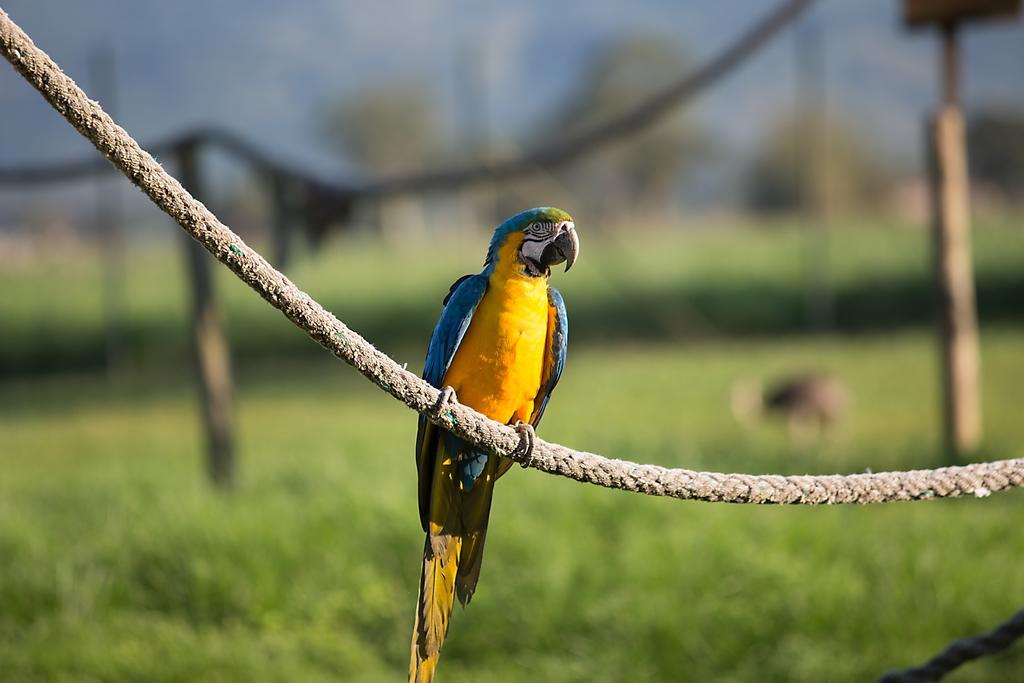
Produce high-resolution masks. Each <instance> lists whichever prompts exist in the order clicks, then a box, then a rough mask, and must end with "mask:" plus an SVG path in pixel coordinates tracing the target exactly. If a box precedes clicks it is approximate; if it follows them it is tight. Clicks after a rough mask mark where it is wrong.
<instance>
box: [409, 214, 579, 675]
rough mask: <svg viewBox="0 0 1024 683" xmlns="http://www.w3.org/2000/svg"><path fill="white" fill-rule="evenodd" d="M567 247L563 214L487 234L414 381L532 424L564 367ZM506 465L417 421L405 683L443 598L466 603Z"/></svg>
mask: <svg viewBox="0 0 1024 683" xmlns="http://www.w3.org/2000/svg"><path fill="white" fill-rule="evenodd" d="M578 254H579V238H578V237H577V236H576V227H575V225H574V224H573V220H572V217H571V216H569V214H567V213H566V212H565V211H562V210H560V209H553V208H538V209H530V210H529V211H524V212H522V213H520V214H517V215H515V216H513V217H512V218H510V219H508V220H507V221H505V222H504V223H502V224H501V225H499V226H498V228H497V230H495V231H494V237H493V238H492V239H491V244H490V246H489V247H488V249H487V258H486V260H485V261H484V267H483V270H482V271H481V272H480V273H478V274H477V275H467V276H465V277H463V278H461V279H459V280H458V281H456V282H455V284H454V285H452V288H451V291H450V292H449V293H448V296H447V297H445V300H444V310H443V311H442V312H441V319H440V320H438V322H437V327H435V328H434V334H433V336H432V337H431V338H430V346H429V348H428V350H427V360H426V365H425V368H424V371H423V378H424V379H425V380H427V381H428V382H430V383H431V384H432V385H433V386H435V387H438V388H441V387H445V386H450V387H451V388H452V389H454V390H455V393H456V395H457V396H458V400H459V402H460V403H462V404H464V405H467V406H470V407H471V408H474V409H476V410H477V411H479V412H481V413H483V414H484V415H486V416H488V417H490V418H491V419H493V420H497V421H498V422H501V423H504V424H516V425H529V426H530V427H528V428H532V427H535V426H536V425H537V423H538V422H540V418H541V416H542V415H543V414H544V409H545V407H547V404H548V399H549V398H550V397H551V392H552V390H554V388H555V385H556V384H557V383H558V378H559V377H560V376H561V374H562V368H563V367H564V366H565V352H566V346H567V342H568V332H569V328H568V319H567V318H566V314H565V305H564V303H563V302H562V296H561V294H559V293H558V290H556V289H554V288H553V287H549V286H548V276H549V275H550V274H551V270H550V268H551V266H554V265H557V264H560V263H563V262H564V263H565V269H566V270H569V268H570V267H571V266H572V264H573V262H575V260H576V256H577V255H578ZM511 465H512V461H511V460H509V459H508V458H502V457H497V456H493V455H489V454H487V453H483V452H480V451H478V450H475V449H474V448H473V446H471V445H470V444H467V443H465V442H464V441H462V440H460V439H458V438H456V437H455V436H454V435H452V434H451V433H450V432H448V431H446V430H444V429H442V428H440V427H437V426H435V425H434V424H432V423H431V422H429V421H427V420H426V418H424V417H422V416H421V417H420V421H419V431H418V432H417V434H416V467H417V470H418V473H419V502H420V522H421V523H422V524H423V530H424V531H425V532H426V533H427V539H426V543H425V544H424V547H423V573H422V575H421V577H420V587H419V600H418V606H417V609H416V625H415V627H414V629H413V634H412V658H411V663H410V666H409V680H410V681H412V682H414V683H425V682H427V681H430V680H432V679H433V677H434V669H435V668H436V666H437V659H438V656H439V655H440V652H441V644H442V643H443V642H444V638H445V634H446V633H447V632H448V620H449V618H450V617H451V613H452V606H453V604H454V602H455V596H456V595H458V598H459V602H461V603H462V604H463V605H464V606H465V605H466V604H468V603H469V601H470V599H471V598H472V597H473V591H474V590H475V589H476V582H477V579H478V578H479V577H480V564H481V561H482V560H483V549H484V539H485V538H486V536H487V517H488V515H489V513H490V510H491V496H492V494H493V492H494V482H495V481H496V480H497V479H498V478H499V477H500V476H501V475H503V474H504V473H505V472H507V471H508V469H509V467H511Z"/></svg>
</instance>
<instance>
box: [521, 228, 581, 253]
mask: <svg viewBox="0 0 1024 683" xmlns="http://www.w3.org/2000/svg"><path fill="white" fill-rule="evenodd" d="M573 228H575V226H574V225H573V222H572V221H561V222H559V223H554V222H539V221H538V222H536V223H530V224H529V225H528V226H526V228H524V229H523V246H522V247H521V248H520V250H521V251H522V254H523V257H525V258H528V259H531V260H533V261H537V262H539V261H540V257H541V254H543V253H544V248H545V247H546V246H548V245H549V244H551V242H552V241H554V239H555V237H557V236H558V235H559V234H560V233H561V232H562V231H564V230H569V229H573Z"/></svg>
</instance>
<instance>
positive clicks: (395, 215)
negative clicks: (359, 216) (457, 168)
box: [321, 83, 444, 244]
mask: <svg viewBox="0 0 1024 683" xmlns="http://www.w3.org/2000/svg"><path fill="white" fill-rule="evenodd" d="M321 132H322V133H323V136H324V139H325V140H326V141H327V143H328V144H329V145H331V146H332V147H333V148H334V150H335V151H336V152H337V153H338V154H339V155H340V156H341V157H342V158H343V159H345V160H347V161H350V162H354V163H356V164H358V165H359V166H361V167H363V169H365V170H366V171H368V172H369V173H370V174H371V175H383V174H388V173H397V172H403V171H412V170H414V169H417V168H422V167H434V166H436V165H437V163H436V161H435V158H436V157H437V156H438V155H439V154H441V153H442V152H443V137H444V135H443V132H442V129H441V125H440V118H439V115H438V111H437V105H436V101H435V99H434V95H433V93H432V92H431V90H430V88H428V87H426V86H418V85H410V84H404V83H391V84H380V85H375V86H372V87H370V88H368V89H366V90H364V91H362V92H360V93H358V94H356V95H353V96H343V97H338V98H336V99H335V100H333V101H332V102H330V103H329V104H328V105H327V106H326V107H325V109H324V115H323V120H322V122H321ZM371 209H372V210H373V211H374V215H373V216H368V217H367V218H368V219H369V220H370V222H372V223H376V225H377V227H378V228H379V229H380V231H381V232H382V233H383V234H384V235H385V236H386V237H391V238H393V239H394V241H395V243H396V244H401V243H403V238H404V237H406V236H407V235H408V234H409V233H410V232H422V231H423V229H424V225H425V223H424V218H423V205H422V200H421V198H420V197H413V196H409V195H401V196H396V197H390V198H386V199H382V200H380V201H379V202H377V203H376V204H375V206H373V207H371Z"/></svg>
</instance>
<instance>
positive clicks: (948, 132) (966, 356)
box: [929, 22, 981, 457]
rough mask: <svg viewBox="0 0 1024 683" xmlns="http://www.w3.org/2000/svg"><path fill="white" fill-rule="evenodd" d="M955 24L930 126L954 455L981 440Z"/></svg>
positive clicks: (949, 441) (946, 35) (945, 37)
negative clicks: (937, 100) (936, 111)
mask: <svg viewBox="0 0 1024 683" xmlns="http://www.w3.org/2000/svg"><path fill="white" fill-rule="evenodd" d="M959 61H960V60H959V50H958V44H957V30H956V23H954V22H947V23H945V24H943V26H942V105H941V107H940V108H939V111H938V113H937V114H936V116H935V118H934V120H933V121H932V122H931V125H930V135H929V138H930V139H929V148H930V150H931V152H930V155H929V157H930V159H931V164H930V166H931V178H932V192H933V207H934V245H935V247H934V253H935V289H936V301H937V303H938V323H939V343H940V348H941V354H942V377H943V418H944V429H945V438H946V445H947V448H948V450H949V452H950V454H951V455H952V456H954V457H958V456H962V455H964V454H965V453H968V452H970V451H972V450H974V449H976V448H977V447H978V444H979V443H980V441H981V398H980V377H979V374H980V361H979V357H978V321H977V314H976V312H975V303H974V274H973V272H972V266H971V242H970V239H971V238H970V213H969V201H970V199H969V180H968V174H967V146H966V142H965V134H964V120H963V115H962V114H961V112H960V105H959V89H960V88H959Z"/></svg>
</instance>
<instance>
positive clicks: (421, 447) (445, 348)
mask: <svg viewBox="0 0 1024 683" xmlns="http://www.w3.org/2000/svg"><path fill="white" fill-rule="evenodd" d="M486 291H487V276H486V275H483V274H478V275H467V276H465V277H463V278H460V279H459V280H457V281H456V282H455V284H454V285H452V288H451V291H449V292H448V296H446V297H445V300H444V304H445V306H444V310H443V311H441V318H440V319H439V320H438V321H437V326H436V327H434V334H433V335H432V336H431V337H430V346H428V347H427V360H426V362H425V363H424V367H423V379H425V380H426V381H427V382H429V383H430V384H431V385H433V386H435V387H437V388H438V389H440V388H441V382H443V381H444V374H445V372H447V370H448V366H449V365H451V363H452V358H454V357H455V352H456V351H458V349H459V344H461V343H462V338H463V337H465V336H466V330H468V329H469V323H470V321H471V320H472V319H473V312H474V311H475V310H476V307H477V305H478V304H479V303H480V300H481V299H482V298H483V296H484V292H486ZM437 439H438V429H437V427H435V426H434V425H433V424H432V423H431V422H430V421H429V420H427V419H426V418H425V417H423V416H422V415H421V416H420V419H419V428H418V429H417V431H416V470H417V472H418V475H419V499H420V522H421V523H422V524H423V529H424V531H426V529H427V523H428V517H429V515H430V486H431V483H432V481H433V479H434V455H435V452H436V449H437Z"/></svg>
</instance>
